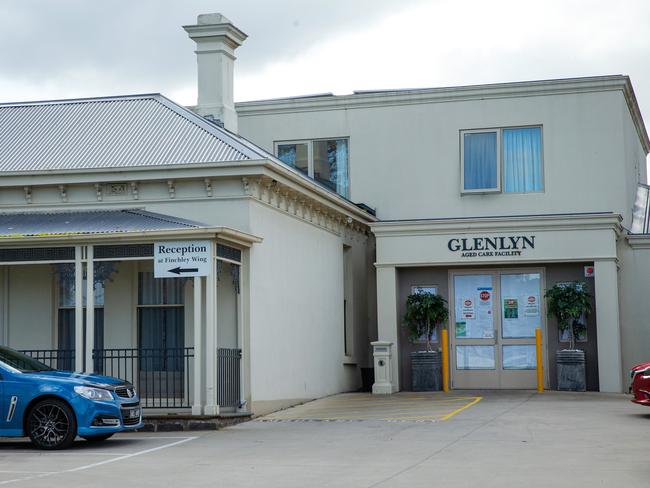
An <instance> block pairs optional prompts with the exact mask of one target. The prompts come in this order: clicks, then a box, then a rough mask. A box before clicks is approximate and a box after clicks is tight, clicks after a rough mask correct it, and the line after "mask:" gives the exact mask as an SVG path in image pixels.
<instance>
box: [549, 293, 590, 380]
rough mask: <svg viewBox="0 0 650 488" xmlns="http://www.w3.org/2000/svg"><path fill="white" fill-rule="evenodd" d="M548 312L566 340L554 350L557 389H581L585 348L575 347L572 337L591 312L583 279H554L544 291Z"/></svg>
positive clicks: (574, 339) (575, 337)
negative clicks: (557, 281)
mask: <svg viewBox="0 0 650 488" xmlns="http://www.w3.org/2000/svg"><path fill="white" fill-rule="evenodd" d="M544 296H545V297H546V300H547V304H548V315H549V316H554V317H555V318H556V320H557V325H558V329H559V333H560V334H565V335H566V336H567V337H568V340H569V349H563V350H561V351H558V352H557V355H556V364H557V388H558V390H568V391H585V390H586V386H587V379H586V374H585V352H584V351H582V350H580V349H576V345H575V344H576V339H577V338H578V337H579V336H580V334H582V333H583V332H584V331H585V330H586V325H585V323H584V321H585V319H586V317H587V315H589V313H590V312H591V295H590V294H589V293H588V292H587V284H586V283H584V282H571V283H558V284H556V285H555V286H553V287H552V288H550V289H549V290H547V291H546V294H545V295H544Z"/></svg>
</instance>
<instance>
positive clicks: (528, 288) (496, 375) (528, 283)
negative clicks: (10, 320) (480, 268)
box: [450, 270, 543, 389]
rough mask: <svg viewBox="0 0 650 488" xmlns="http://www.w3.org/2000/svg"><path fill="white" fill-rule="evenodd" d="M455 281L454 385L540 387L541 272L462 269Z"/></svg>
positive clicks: (452, 344) (453, 287)
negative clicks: (537, 352)
mask: <svg viewBox="0 0 650 488" xmlns="http://www.w3.org/2000/svg"><path fill="white" fill-rule="evenodd" d="M452 281H453V286H452V293H453V298H452V303H453V309H452V321H451V324H452V327H451V333H450V336H451V347H452V354H451V360H452V368H453V376H452V386H453V387H454V388H470V389H471V388H477V389H480V388H535V386H536V374H535V365H536V356H535V329H536V328H537V327H542V326H543V323H542V320H543V315H542V310H541V289H542V283H541V273H540V272H520V271H519V270H516V271H514V270H513V271H495V272H486V273H476V274H470V273H462V274H461V273H458V274H454V275H453V280H452Z"/></svg>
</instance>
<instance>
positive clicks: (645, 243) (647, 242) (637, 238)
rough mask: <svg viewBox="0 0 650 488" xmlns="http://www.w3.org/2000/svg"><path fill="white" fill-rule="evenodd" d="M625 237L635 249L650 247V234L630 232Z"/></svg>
mask: <svg viewBox="0 0 650 488" xmlns="http://www.w3.org/2000/svg"><path fill="white" fill-rule="evenodd" d="M625 237H626V239H627V243H628V244H629V245H630V247H631V248H633V249H650V234H628V235H627V236H625Z"/></svg>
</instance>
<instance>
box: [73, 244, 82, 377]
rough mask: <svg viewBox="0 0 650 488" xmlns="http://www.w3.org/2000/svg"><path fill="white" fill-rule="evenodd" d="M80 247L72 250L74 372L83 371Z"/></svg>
mask: <svg viewBox="0 0 650 488" xmlns="http://www.w3.org/2000/svg"><path fill="white" fill-rule="evenodd" d="M82 251H83V247H82V246H75V248H74V370H75V371H76V372H78V373H81V372H83V371H84V308H83V307H84V304H83V284H84V281H83V280H84V276H83V272H84V271H83V261H82Z"/></svg>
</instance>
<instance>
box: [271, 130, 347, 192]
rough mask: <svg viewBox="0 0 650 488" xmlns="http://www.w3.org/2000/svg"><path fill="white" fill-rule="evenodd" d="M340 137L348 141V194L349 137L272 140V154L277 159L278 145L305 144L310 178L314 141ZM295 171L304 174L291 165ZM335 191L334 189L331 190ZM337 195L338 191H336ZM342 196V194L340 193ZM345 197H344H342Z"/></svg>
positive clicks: (312, 176) (312, 173)
mask: <svg viewBox="0 0 650 488" xmlns="http://www.w3.org/2000/svg"><path fill="white" fill-rule="evenodd" d="M341 139H345V140H346V141H348V194H350V193H351V191H352V184H351V182H350V137H348V136H342V137H318V138H317V139H295V140H294V139H291V140H287V141H274V142H273V155H274V156H275V157H276V158H278V159H279V157H278V146H286V145H290V144H307V176H309V177H310V178H311V179H312V180H313V179H314V142H320V141H338V140H341ZM293 169H295V170H296V171H298V172H299V173H301V174H304V173H303V172H302V171H300V170H299V169H298V168H296V167H293ZM333 191H335V192H336V190H333ZM337 195H338V193H337ZM341 196H343V195H341ZM344 198H345V197H344ZM348 198H349V197H348Z"/></svg>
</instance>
